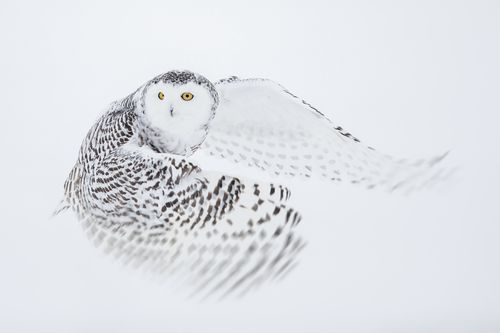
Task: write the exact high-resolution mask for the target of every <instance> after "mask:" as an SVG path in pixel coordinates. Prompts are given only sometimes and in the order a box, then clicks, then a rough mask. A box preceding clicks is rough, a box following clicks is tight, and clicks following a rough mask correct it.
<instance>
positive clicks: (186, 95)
mask: <svg viewBox="0 0 500 333" xmlns="http://www.w3.org/2000/svg"><path fill="white" fill-rule="evenodd" d="M193 97H194V96H193V94H191V93H190V92H185V93H182V95H181V98H182V99H183V100H185V101H190V100H192V99H193Z"/></svg>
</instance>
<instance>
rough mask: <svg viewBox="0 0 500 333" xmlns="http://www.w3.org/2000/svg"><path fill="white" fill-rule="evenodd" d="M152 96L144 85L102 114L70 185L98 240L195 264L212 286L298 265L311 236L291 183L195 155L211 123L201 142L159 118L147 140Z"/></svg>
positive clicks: (157, 260)
mask: <svg viewBox="0 0 500 333" xmlns="http://www.w3.org/2000/svg"><path fill="white" fill-rule="evenodd" d="M143 94H144V93H143V92H141V89H139V91H138V92H136V93H134V94H132V95H130V96H128V97H127V98H125V99H123V100H121V101H118V102H115V103H113V104H112V105H111V106H110V108H109V110H108V111H106V112H105V114H103V115H102V116H101V118H100V119H99V120H98V121H97V122H96V124H95V125H94V126H93V127H92V128H91V129H90V131H89V133H88V134H87V136H86V138H85V140H84V142H83V143H82V146H81V150H80V153H79V157H78V160H77V163H76V165H75V166H74V168H73V169H72V171H71V173H70V175H69V177H68V179H67V181H66V183H65V202H66V203H67V204H68V205H69V206H70V207H72V208H73V210H74V211H76V213H77V214H78V216H79V218H80V219H81V220H82V221H83V226H84V227H85V228H87V229H88V233H89V235H90V236H91V237H92V238H93V239H94V241H95V242H96V243H97V244H98V245H100V246H102V247H104V248H105V250H106V251H107V252H114V253H115V255H116V256H124V257H125V258H124V260H125V261H131V262H135V264H136V265H138V264H140V265H145V264H146V262H147V263H148V269H150V270H153V271H160V272H163V271H167V272H169V271H172V270H174V269H175V271H176V273H177V274H178V273H179V272H178V271H179V270H183V269H187V267H190V268H189V269H188V270H189V277H190V279H191V280H192V281H191V282H192V283H193V284H195V285H203V288H202V289H203V291H205V292H206V291H212V289H213V291H220V292H230V291H232V290H233V289H235V288H237V289H239V290H245V289H244V288H243V285H245V283H247V284H248V283H249V282H252V283H256V281H259V282H262V281H263V280H264V279H268V278H272V277H275V276H277V275H279V274H281V273H283V272H284V271H285V269H286V268H288V267H291V265H292V264H293V260H294V258H295V255H296V254H297V253H298V252H299V251H300V249H301V248H302V247H303V242H302V240H301V239H300V238H299V237H296V236H294V233H293V229H294V226H295V225H296V224H297V223H298V222H299V221H300V215H299V214H298V213H297V212H296V211H294V210H293V209H292V208H289V207H287V206H286V200H287V199H288V197H289V191H288V189H286V188H285V187H283V186H280V185H273V184H257V183H253V182H248V181H243V180H240V179H238V178H236V177H231V176H228V175H223V174H220V173H217V172H206V171H203V170H202V169H200V168H199V167H198V166H196V165H194V164H192V163H190V162H188V161H187V160H186V156H188V155H189V154H191V153H192V152H194V151H195V150H196V149H197V148H198V147H199V144H198V142H199V143H201V142H202V141H203V140H204V136H206V127H205V126H201V127H200V129H199V130H194V131H193V133H192V134H193V135H194V136H195V137H196V136H199V137H200V138H198V139H196V138H195V139H194V140H193V141H191V140H192V138H188V139H187V140H184V141H182V142H174V143H172V142H173V141H174V140H169V138H168V137H166V138H165V137H162V133H161V132H160V131H158V136H154V135H151V134H150V133H155V131H157V129H156V128H155V127H154V126H153V125H151V129H149V131H150V133H149V135H148V136H147V137H146V135H145V134H144V132H145V130H144V127H145V126H144V122H145V120H143V119H141V114H140V112H141V111H140V107H138V105H139V104H140V103H142V102H141V96H142V95H143ZM174 112H175V111H174ZM186 143H188V144H186ZM172 150H174V151H172ZM175 150H177V151H175ZM179 153H184V156H183V155H179ZM252 258H253V259H252ZM250 259H252V260H253V261H255V263H252V261H251V260H250ZM178 263H182V265H179V264H178ZM179 267H181V268H182V267H183V269H180V268H179ZM215 272H217V274H215ZM184 273H186V272H184ZM184 275H186V274H184ZM211 275H213V276H211ZM245 276H246V277H245ZM219 289H220V290H219Z"/></svg>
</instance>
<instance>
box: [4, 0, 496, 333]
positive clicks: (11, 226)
mask: <svg viewBox="0 0 500 333" xmlns="http://www.w3.org/2000/svg"><path fill="white" fill-rule="evenodd" d="M499 17H500V5H499V4H498V2H495V1H490V2H487V1H448V2H446V1H439V2H436V1H406V2H405V3H404V4H403V3H402V2H400V1H394V2H386V1H378V2H376V3H375V2H372V1H366V2H358V1H355V2H353V1H345V2H334V1H323V2H316V1H300V2H299V1H287V2H285V1H283V2H281V3H278V2H272V1H266V2H259V1H252V2H251V5H250V4H237V3H236V1H227V2H222V1H199V2H190V1H180V0H179V1H165V0H164V1H158V2H148V1H141V2H137V3H136V4H126V3H125V2H116V3H111V2H108V3H103V2H99V1H95V2H92V1H82V2H81V3H78V2H75V3H69V2H63V1H61V2H60V3H58V2H50V1H39V2H37V1H32V2H31V3H21V2H18V3H13V2H11V3H8V4H7V3H6V4H2V10H1V13H0V36H1V39H0V42H1V50H2V52H1V62H0V69H1V70H0V73H1V79H0V88H1V90H2V113H1V114H2V125H3V126H2V131H0V136H1V140H0V142H1V145H2V166H1V170H2V172H1V174H2V176H1V184H2V186H1V190H0V196H1V202H2V211H3V213H4V215H3V218H2V223H1V224H0V263H1V266H0V273H1V274H0V331H2V332H23V331H35V330H36V331H37V332H56V331H61V332H68V331H72V332H78V331H81V332H89V331H92V332H100V331H103V332H109V331H120V332H134V331H141V332H165V331H169V332H199V331H209V332H211V331H218V332H267V331H269V332H295V331H296V332H304V331H306V330H307V331H310V332H332V331H337V332H498V331H500V261H499V259H498V255H499V253H500V242H499V239H500V210H499V209H498V202H497V201H498V197H499V193H500V176H499V170H500V158H499V149H498V144H499V143H500V131H499V130H498V121H499V120H500V117H499V116H498V112H499V111H500V108H499V107H500V99H499V97H498V96H499V95H498V94H499V91H500V61H499V59H500V20H499ZM173 68H186V69H191V70H193V71H197V72H200V73H202V74H204V75H205V76H207V77H208V78H210V79H211V80H214V81H215V80H217V79H219V78H222V77H226V76H230V75H238V76H241V77H268V78H272V79H274V80H276V81H278V82H280V83H282V84H283V85H284V86H286V87H287V88H289V89H290V90H291V91H293V92H294V93H296V94H297V95H299V96H301V97H302V98H304V99H306V100H307V101H309V102H310V103H311V104H313V105H315V106H316V107H317V108H319V109H320V110H321V111H323V112H324V113H325V114H327V115H328V116H330V117H331V118H332V119H333V120H334V121H335V122H336V123H338V124H341V125H342V126H343V127H345V128H347V129H349V130H350V131H351V133H353V134H355V135H356V136H357V137H359V138H360V139H362V140H363V141H365V142H367V143H369V144H370V145H372V146H374V147H376V148H378V149H379V150H382V151H384V152H387V153H391V154H394V155H398V156H404V157H420V156H430V155H433V154H437V153H441V152H444V151H446V150H448V149H451V151H452V154H451V155H450V157H449V163H450V164H454V165H458V166H460V172H459V174H458V176H457V181H456V182H455V183H454V184H453V185H452V186H450V187H448V188H447V189H444V190H440V191H430V192H421V193H417V194H414V195H412V196H409V197H405V196H398V195H389V194H386V193H381V192H377V191H364V190H362V189H359V188H353V187H349V186H339V185H334V184H321V183H318V182H316V183H305V184H304V183H300V182H295V181H294V182H292V183H291V185H292V191H293V201H294V203H295V205H296V206H297V207H298V208H299V209H300V210H301V211H302V214H303V216H304V220H303V223H302V224H301V228H302V230H303V232H304V234H305V235H306V236H307V238H308V240H309V246H308V248H307V251H306V252H305V253H304V256H303V259H302V264H301V265H300V266H299V267H298V268H297V269H296V270H295V271H294V272H293V273H292V274H291V275H289V277H288V278H287V279H286V280H285V281H284V282H283V283H282V284H279V285H277V286H272V287H268V288H262V289H261V290H260V291H258V292H256V293H254V294H253V295H250V296H249V297H247V298H245V299H243V300H239V301H238V300H236V301H235V300H233V301H225V302H221V303H215V302H205V303H199V302H196V301H189V300H185V299H183V298H180V297H179V296H176V294H175V293H172V287H171V286H169V285H160V284H158V283H154V282H151V281H150V279H148V277H145V276H142V275H140V274H138V273H136V272H134V271H130V270H127V269H124V268H122V267H120V266H119V265H117V264H115V263H113V262H111V261H110V260H109V258H106V257H104V256H103V255H101V254H100V253H99V252H98V251H95V250H94V249H93V248H92V247H91V246H90V245H89V243H88V242H87V241H86V239H85V237H84V236H83V234H82V232H81V230H80V227H79V226H78V225H77V224H76V221H75V220H74V219H73V218H71V216H70V215H64V216H62V217H59V218H56V219H52V220H50V219H49V215H50V213H51V211H52V209H53V208H54V207H55V206H56V204H57V202H58V200H59V199H60V196H61V194H62V183H63V181H64V179H65V177H66V175H67V173H68V172H69V170H70V168H71V166H72V164H73V163H74V160H75V158H76V154H77V150H78V147H79V145H80V142H81V140H82V138H83V136H84V135H85V133H86V131H87V130H88V128H89V127H90V125H91V124H92V122H93V121H94V120H95V118H96V117H97V115H98V113H99V112H100V110H102V109H103V108H104V107H105V106H106V105H107V104H108V103H109V102H111V101H112V100H113V99H115V98H118V97H122V96H125V95H127V94H128V93H130V92H132V91H133V90H134V89H135V88H136V87H138V86H139V85H140V84H142V83H143V82H144V81H146V80H148V79H150V78H151V77H153V76H154V75H156V74H158V73H160V72H164V71H167V70H169V69H173ZM228 170H233V171H234V168H232V169H231V168H229V167H228Z"/></svg>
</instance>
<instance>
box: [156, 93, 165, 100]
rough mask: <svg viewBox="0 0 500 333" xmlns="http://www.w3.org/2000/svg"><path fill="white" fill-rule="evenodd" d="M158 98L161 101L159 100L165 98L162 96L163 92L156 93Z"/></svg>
mask: <svg viewBox="0 0 500 333" xmlns="http://www.w3.org/2000/svg"><path fill="white" fill-rule="evenodd" d="M158 98H159V99H161V100H163V99H164V98H165V95H164V94H163V92H161V91H160V92H159V93H158Z"/></svg>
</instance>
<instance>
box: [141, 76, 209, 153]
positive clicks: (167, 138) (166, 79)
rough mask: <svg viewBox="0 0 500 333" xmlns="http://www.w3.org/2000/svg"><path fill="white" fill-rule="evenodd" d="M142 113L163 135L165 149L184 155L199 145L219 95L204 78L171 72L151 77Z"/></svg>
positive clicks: (155, 129) (204, 135)
mask: <svg viewBox="0 0 500 333" xmlns="http://www.w3.org/2000/svg"><path fill="white" fill-rule="evenodd" d="M142 99H143V100H142V104H143V116H144V117H145V118H146V120H147V124H148V125H149V127H151V128H152V129H153V130H154V131H155V133H154V134H153V135H156V134H160V136H162V137H163V138H160V139H162V141H163V142H162V143H161V144H162V145H168V147H166V150H167V151H169V152H173V153H179V154H184V151H185V150H186V149H188V150H189V149H190V147H191V146H193V147H194V146H197V145H200V144H201V143H202V142H203V140H204V139H205V137H206V132H207V130H208V125H209V123H210V120H211V119H212V118H213V117H214V115H215V109H216V108H217V104H218V97H217V92H216V91H215V88H214V87H213V85H212V83H210V81H208V80H207V79H205V78H204V77H202V76H200V75H197V74H194V73H191V72H187V71H173V72H168V73H166V74H163V75H161V76H159V77H157V78H155V79H153V80H151V81H150V82H149V83H148V84H147V85H146V87H145V90H144V92H143V96H142Z"/></svg>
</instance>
